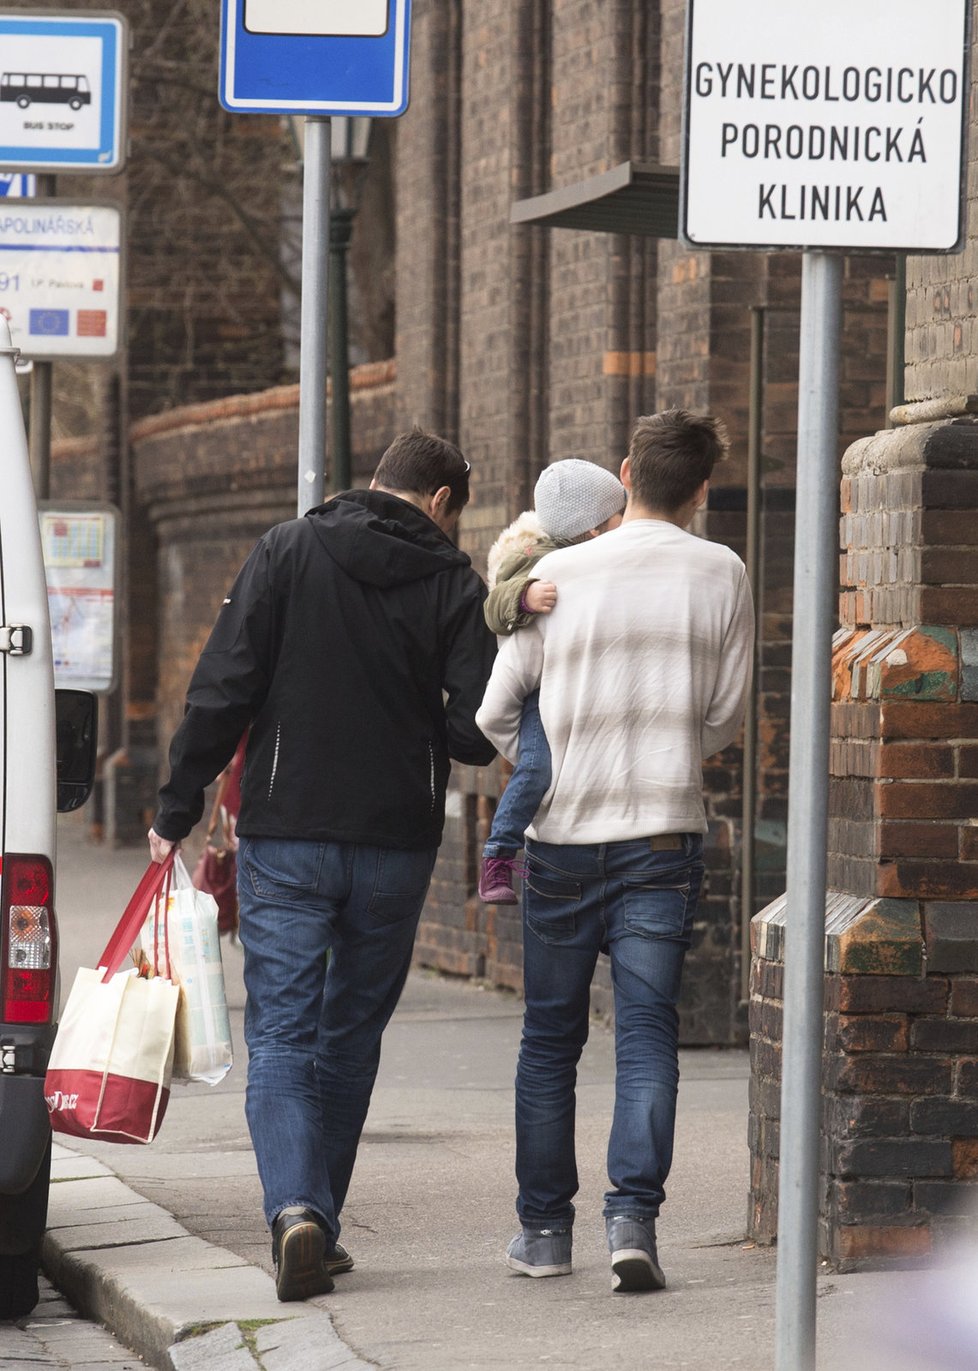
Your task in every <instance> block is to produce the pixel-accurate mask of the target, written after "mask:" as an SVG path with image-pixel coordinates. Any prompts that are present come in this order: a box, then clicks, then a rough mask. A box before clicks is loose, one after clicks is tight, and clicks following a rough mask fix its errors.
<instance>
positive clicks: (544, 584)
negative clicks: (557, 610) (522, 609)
mask: <svg viewBox="0 0 978 1371" xmlns="http://www.w3.org/2000/svg"><path fill="white" fill-rule="evenodd" d="M523 600H524V603H525V604H526V607H527V609H529V610H530V611H531V613H533V614H549V613H550V611H551V610H552V609H553V607H554V605H555V604H556V603H557V587H556V586H555V585H554V583H553V581H530V582H529V583H528V585H527V587H526V590H525V591H524V594H523Z"/></svg>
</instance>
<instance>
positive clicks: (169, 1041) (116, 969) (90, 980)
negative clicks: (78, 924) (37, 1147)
mask: <svg viewBox="0 0 978 1371" xmlns="http://www.w3.org/2000/svg"><path fill="white" fill-rule="evenodd" d="M171 866H172V862H171V861H170V860H167V861H166V862H164V863H157V862H151V863H150V865H149V867H148V868H147V870H146V872H145V874H144V875H143V877H142V879H141V881H140V882H139V885H138V886H137V887H136V890H135V892H134V894H133V896H132V899H131V900H130V901H129V904H128V905H127V906H126V910H125V913H124V914H123V916H122V918H121V920H120V921H119V924H118V926H117V927H116V930H115V932H114V933H113V935H112V937H111V938H110V939H109V943H108V946H107V947H106V949H105V951H104V952H103V953H102V956H101V957H100V959H99V963H98V970H92V969H90V968H88V967H80V968H79V970H78V973H77V975H76V976H75V982H74V985H73V986H72V988H71V994H70V995H69V996H68V1001H67V1003H66V1005H65V1007H64V1012H63V1013H62V1015H61V1022H60V1024H59V1027H58V1033H57V1036H56V1038H55V1040H54V1046H53V1047H52V1049H51V1058H50V1061H49V1063H48V1071H47V1077H46V1079H45V1082H44V1095H45V1099H46V1100H47V1106H48V1112H49V1113H50V1115H51V1127H52V1128H53V1129H54V1130H55V1131H56V1132H59V1133H69V1134H72V1135H73V1136H75V1137H81V1138H87V1137H90V1138H102V1139H106V1140H108V1141H110V1142H120V1143H148V1142H151V1141H152V1140H153V1138H155V1137H156V1134H157V1133H158V1132H159V1128H160V1124H161V1123H162V1122H163V1115H164V1113H165V1112H166V1106H167V1101H168V1100H169V1095H170V1073H171V1069H172V1065H173V1048H174V1037H175V1026H176V1014H177V1003H178V1000H179V992H178V990H177V987H176V986H175V985H174V984H173V983H172V981H170V980H169V979H167V978H166V977H165V976H162V975H158V974H154V975H148V976H144V975H141V974H140V973H139V972H138V971H137V970H136V968H135V967H133V968H131V969H129V970H126V971H123V970H120V967H121V966H122V963H123V961H124V960H125V958H126V957H127V956H128V954H129V951H130V949H131V947H132V945H133V943H134V942H135V940H136V937H137V935H138V933H139V929H140V925H141V924H142V922H143V920H144V919H145V917H146V911H147V907H154V906H155V905H156V904H157V903H158V902H164V901H165V900H166V897H167V892H168V888H169V882H170V869H171ZM147 970H148V971H151V970H154V968H152V967H150V968H147Z"/></svg>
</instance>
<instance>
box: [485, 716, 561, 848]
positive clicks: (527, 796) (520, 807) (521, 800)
mask: <svg viewBox="0 0 978 1371" xmlns="http://www.w3.org/2000/svg"><path fill="white" fill-rule="evenodd" d="M550 778H551V763H550V744H549V743H548V742H547V735H546V734H545V733H544V731H543V723H542V721H541V719H540V692H539V690H534V691H531V692H530V694H529V695H527V697H526V699H525V700H524V701H523V715H522V717H521V719H520V752H519V757H518V759H517V762H516V766H515V767H514V769H513V774H512V776H510V778H509V780H508V781H507V782H506V789H505V790H504V791H503V793H502V795H501V796H500V800H499V804H498V805H497V806H496V814H495V817H494V818H493V821H492V828H491V829H490V831H489V841H488V842H487V843H486V845H485V848H484V849H483V853H482V855H483V857H512V856H515V854H516V853H517V852H518V851H519V850H520V848H521V847H522V846H523V834H524V833H525V832H526V828H527V825H528V824H530V823H532V822H533V816H534V814H535V813H536V812H537V810H538V809H539V807H540V802H541V800H542V799H543V797H544V795H546V793H547V791H548V790H549V789H550Z"/></svg>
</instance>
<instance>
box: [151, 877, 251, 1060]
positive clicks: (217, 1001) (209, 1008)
mask: <svg viewBox="0 0 978 1371" xmlns="http://www.w3.org/2000/svg"><path fill="white" fill-rule="evenodd" d="M164 917H165V919H166V936H165V937H164V936H163V933H162V931H161V923H162V920H163V918H164ZM142 943H143V949H144V951H145V953H146V956H147V958H148V959H149V960H151V961H152V960H153V959H154V957H155V959H156V960H157V961H158V962H159V963H160V965H161V969H162V968H163V965H164V964H166V962H167V960H168V963H169V964H168V967H167V972H168V974H169V975H170V976H171V978H172V979H173V980H174V981H175V982H176V983H177V984H178V985H179V987H180V1004H179V1007H178V1009H177V1026H176V1044H175V1047H174V1052H173V1079H174V1080H175V1081H179V1080H184V1081H204V1082H205V1083H206V1084H207V1085H217V1083H218V1081H221V1080H223V1079H224V1077H225V1076H226V1075H227V1073H228V1072H229V1071H230V1069H231V1065H232V1062H233V1060H234V1054H233V1049H232V1045H231V1023H230V1019H229V1017H228V1006H227V997H226V995H225V991H224V968H223V966H222V964H221V941H220V937H219V935H218V931H217V901H216V900H215V899H214V897H213V896H212V895H205V894H204V893H203V892H202V891H200V890H195V889H194V886H193V885H192V883H191V880H190V874H189V872H188V871H187V868H186V867H185V866H184V864H183V862H182V861H181V859H180V857H179V855H178V856H177V857H176V859H175V860H174V863H173V884H172V887H171V890H170V896H169V899H168V901H167V905H166V910H165V912H164V910H163V908H162V900H161V901H160V902H159V904H158V906H157V909H156V910H155V911H154V912H151V914H150V916H149V918H148V919H147V920H146V923H145V924H144V925H143V933H142ZM167 972H164V974H167Z"/></svg>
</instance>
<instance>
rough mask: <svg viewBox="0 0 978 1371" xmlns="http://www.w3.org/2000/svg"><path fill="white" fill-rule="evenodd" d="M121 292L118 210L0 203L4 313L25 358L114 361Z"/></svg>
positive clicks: (1, 312) (31, 202)
mask: <svg viewBox="0 0 978 1371" xmlns="http://www.w3.org/2000/svg"><path fill="white" fill-rule="evenodd" d="M121 293H122V217H121V215H120V213H119V210H118V208H117V207H116V206H115V205H75V204H72V203H70V202H67V201H63V200H24V201H22V202H21V203H20V204H17V203H11V202H9V201H8V202H3V201H0V315H3V317H4V318H5V319H6V320H7V324H8V326H9V328H10V336H11V338H12V340H13V344H14V346H15V347H18V348H20V350H21V354H22V355H23V356H24V357H29V358H32V359H33V360H36V361H37V360H49V361H50V360H56V359H60V358H64V357H79V358H89V359H91V358H94V357H113V356H114V355H115V354H116V353H117V352H118V350H119V319H120V313H119V301H120V298H121Z"/></svg>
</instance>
